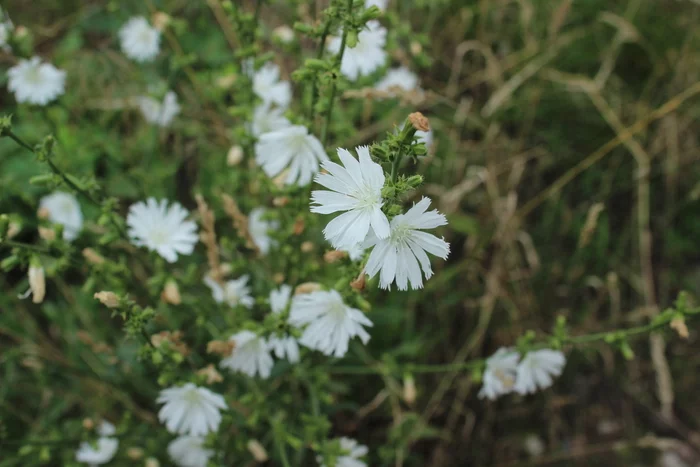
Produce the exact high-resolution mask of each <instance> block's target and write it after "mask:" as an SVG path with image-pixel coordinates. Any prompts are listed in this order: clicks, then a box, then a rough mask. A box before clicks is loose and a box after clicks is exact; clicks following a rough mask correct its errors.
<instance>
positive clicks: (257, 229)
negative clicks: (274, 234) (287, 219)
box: [248, 208, 279, 255]
mask: <svg viewBox="0 0 700 467" xmlns="http://www.w3.org/2000/svg"><path fill="white" fill-rule="evenodd" d="M264 216H265V209H264V208H255V209H253V210H252V211H250V214H249V215H248V232H250V236H251V238H252V239H253V242H254V243H255V246H257V247H258V249H259V250H260V253H262V254H263V255H266V254H267V253H268V252H269V251H270V247H272V246H274V245H275V242H274V240H272V239H271V238H270V235H269V232H270V231H275V230H277V229H278V228H279V222H277V221H268V220H265V219H263V217H264Z"/></svg>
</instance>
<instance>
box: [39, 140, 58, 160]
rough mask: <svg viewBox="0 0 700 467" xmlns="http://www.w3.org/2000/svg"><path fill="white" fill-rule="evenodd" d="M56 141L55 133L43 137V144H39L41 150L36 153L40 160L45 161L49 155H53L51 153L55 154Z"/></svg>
mask: <svg viewBox="0 0 700 467" xmlns="http://www.w3.org/2000/svg"><path fill="white" fill-rule="evenodd" d="M55 142H56V140H55V139H54V137H53V135H48V136H47V137H46V138H44V139H43V141H42V142H41V144H40V145H39V150H38V151H36V155H37V157H38V159H39V160H40V161H42V162H43V161H45V160H46V159H48V158H49V157H51V154H53V145H54V143H55Z"/></svg>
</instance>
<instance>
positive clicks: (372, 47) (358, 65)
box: [328, 20, 386, 81]
mask: <svg viewBox="0 0 700 467" xmlns="http://www.w3.org/2000/svg"><path fill="white" fill-rule="evenodd" d="M341 42H342V40H341V38H339V37H334V38H333V39H331V41H330V43H329V44H328V50H329V51H330V52H331V53H334V54H338V53H340V47H341ZM385 45H386V29H385V28H384V27H383V26H382V25H381V24H379V21H376V20H371V21H368V22H367V28H366V29H363V30H362V31H360V33H359V34H358V35H357V44H356V45H355V47H352V48H350V47H347V46H346V47H345V52H344V53H343V61H342V62H341V64H340V71H341V73H343V74H344V75H345V76H347V77H348V78H349V79H351V80H353V81H355V80H356V79H357V78H358V77H360V76H366V75H369V74H370V73H373V72H374V71H375V70H377V69H378V68H379V67H381V66H382V65H384V63H385V62H386V51H385V50H384V46H385Z"/></svg>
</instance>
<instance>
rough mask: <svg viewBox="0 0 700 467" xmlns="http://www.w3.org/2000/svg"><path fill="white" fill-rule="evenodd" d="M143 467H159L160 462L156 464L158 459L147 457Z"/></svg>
mask: <svg viewBox="0 0 700 467" xmlns="http://www.w3.org/2000/svg"><path fill="white" fill-rule="evenodd" d="M143 467H160V462H158V459H156V458H155V457H149V458H148V459H146V463H145V464H144V465H143Z"/></svg>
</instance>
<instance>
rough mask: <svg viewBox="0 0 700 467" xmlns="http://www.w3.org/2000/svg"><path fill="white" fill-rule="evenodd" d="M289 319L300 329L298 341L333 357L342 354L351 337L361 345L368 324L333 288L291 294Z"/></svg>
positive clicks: (366, 334)
mask: <svg viewBox="0 0 700 467" xmlns="http://www.w3.org/2000/svg"><path fill="white" fill-rule="evenodd" d="M289 322H290V324H292V325H293V326H296V327H299V328H304V332H303V334H302V336H301V339H299V343H300V344H302V345H304V346H305V347H308V348H310V349H314V350H318V351H320V352H322V353H323V354H325V355H328V356H330V355H333V356H334V357H342V356H344V355H345V353H346V352H347V351H348V344H349V342H350V339H352V338H353V337H359V338H360V340H361V341H362V343H363V344H366V343H367V342H369V339H370V336H369V334H368V333H367V331H365V328H364V326H368V327H371V326H372V322H371V321H370V320H369V318H367V316H365V314H364V313H362V312H361V311H360V310H358V309H355V308H351V307H349V306H347V305H346V304H345V303H344V302H343V298H342V297H341V296H340V294H339V293H338V292H337V291H335V290H330V291H317V292H312V293H309V294H302V295H297V296H295V297H294V299H293V300H292V307H291V311H290V314H289Z"/></svg>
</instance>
